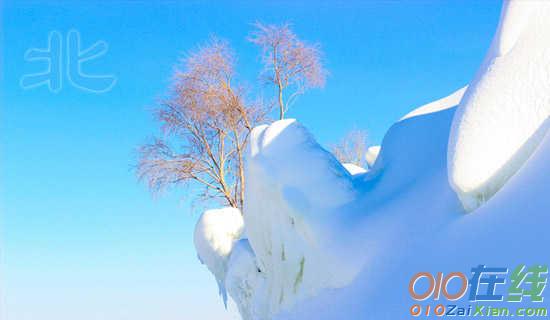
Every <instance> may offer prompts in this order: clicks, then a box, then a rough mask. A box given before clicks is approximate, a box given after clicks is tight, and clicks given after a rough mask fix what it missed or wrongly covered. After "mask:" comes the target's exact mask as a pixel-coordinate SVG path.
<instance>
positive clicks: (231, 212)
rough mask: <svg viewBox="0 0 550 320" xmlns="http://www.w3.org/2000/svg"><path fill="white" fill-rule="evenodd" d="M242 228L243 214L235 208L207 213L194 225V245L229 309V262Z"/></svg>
mask: <svg viewBox="0 0 550 320" xmlns="http://www.w3.org/2000/svg"><path fill="white" fill-rule="evenodd" d="M243 227H244V224H243V218H242V215H241V212H240V211H239V210H238V209H236V208H232V207H225V208H221V209H214V210H208V211H205V212H204V213H203V214H202V215H201V217H200V218H199V220H198V221H197V225H196V226H195V233H194V242H195V249H196V250H197V255H198V258H199V260H200V261H201V263H203V264H205V265H206V266H207V267H208V270H210V272H212V274H213V275H214V277H215V278H216V281H217V283H218V287H219V291H220V295H221V296H222V298H223V301H224V304H225V305H226V306H227V294H226V290H225V275H226V272H227V262H228V260H229V255H230V254H231V251H232V250H233V246H234V244H235V242H236V241H237V240H239V238H240V237H241V234H242V232H243Z"/></svg>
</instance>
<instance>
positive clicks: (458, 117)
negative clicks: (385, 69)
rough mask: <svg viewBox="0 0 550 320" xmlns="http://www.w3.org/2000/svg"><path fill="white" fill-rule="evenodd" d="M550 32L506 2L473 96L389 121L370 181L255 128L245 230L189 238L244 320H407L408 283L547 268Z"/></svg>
mask: <svg viewBox="0 0 550 320" xmlns="http://www.w3.org/2000/svg"><path fill="white" fill-rule="evenodd" d="M531 6H533V8H531ZM544 17H549V18H547V19H544ZM546 21H550V11H549V10H548V5H547V3H544V2H521V3H519V2H511V3H508V2H507V3H506V4H505V6H504V10H503V14H502V21H501V24H500V26H499V31H498V33H497V37H496V39H495V41H494V43H493V45H492V47H491V50H490V52H489V54H488V58H487V59H486V61H485V62H484V64H483V66H482V67H481V68H480V71H479V73H478V75H477V76H476V79H475V80H474V81H473V82H472V84H471V85H470V86H469V87H468V89H465V88H463V89H460V90H459V91H456V92H455V93H453V94H451V95H450V96H448V97H446V98H443V99H440V100H438V101H435V102H434V103H430V104H427V105H425V106H423V107H420V108H417V109H416V110H414V111H413V112H411V113H409V114H408V115H407V116H405V117H403V118H402V119H401V120H399V121H398V122H396V123H395V124H394V125H393V126H392V127H391V128H390V129H389V130H388V132H387V133H386V135H385V137H384V139H383V142H382V145H381V147H380V148H378V152H376V154H377V155H376V156H374V157H373V158H374V159H375V160H373V161H372V162H371V163H369V170H368V171H366V172H363V171H361V170H359V169H361V168H359V167H355V166H351V165H349V164H344V165H342V164H340V163H339V162H338V161H337V160H336V159H335V158H334V157H333V156H332V154H331V153H330V152H328V151H326V150H325V149H324V148H323V147H322V146H321V145H319V144H318V143H317V142H316V141H315V139H314V137H313V136H312V135H311V134H310V133H309V132H308V131H307V129H306V128H305V127H303V126H302V125H301V124H299V123H298V122H297V121H296V120H293V119H287V120H281V121H276V122H274V123H272V124H270V125H263V126H260V127H257V128H255V129H254V130H253V132H252V133H251V136H250V143H249V150H248V151H247V159H246V177H247V189H246V195H245V199H246V201H245V207H244V210H243V219H242V220H239V218H237V215H238V216H239V217H240V214H235V212H234V211H232V210H229V212H230V213H229V214H228V215H230V216H231V217H227V219H228V221H227V222H223V223H222V220H224V219H225V218H223V217H220V216H221V215H222V213H223V212H221V211H220V212H218V213H217V214H212V217H209V215H207V213H208V212H209V211H208V212H206V213H205V214H204V215H203V217H201V220H200V221H199V224H200V225H201V226H197V230H198V231H196V234H195V243H196V246H197V251H198V252H199V257H200V258H201V260H202V261H204V263H205V264H206V265H207V266H208V268H209V269H210V271H211V272H212V273H213V274H214V275H215V277H216V279H217V280H218V283H220V287H227V290H228V293H229V295H230V296H231V297H232V299H233V300H234V301H235V302H236V304H237V306H238V308H239V311H240V313H241V315H242V316H243V319H245V320H267V319H270V320H271V319H276V320H298V319H300V320H302V319H318V320H324V319H326V320H334V319H373V320H384V319H389V320H394V319H401V318H410V313H409V308H410V306H411V305H412V304H414V303H415V301H414V300H412V299H411V297H410V295H409V292H408V290H407V286H408V283H409V280H410V277H411V275H413V274H415V273H417V272H421V271H430V272H438V271H441V272H444V273H450V272H453V271H460V272H463V273H465V274H467V275H468V274H469V271H470V268H472V267H474V266H477V265H479V264H486V265H488V266H493V267H508V268H515V267H516V266H517V265H519V264H528V265H533V264H541V263H548V261H550V251H549V250H548V248H547V246H548V243H550V233H549V232H547V228H548V225H550V214H548V212H549V211H550V197H548V196H546V194H547V193H548V186H549V185H550V175H548V174H547V173H548V172H549V171H550V135H545V132H546V130H547V128H548V126H549V125H550V124H548V123H549V121H548V120H547V119H548V114H549V113H548V112H549V110H548V108H549V107H548V106H549V105H550V101H549V100H548V99H549V97H550V90H548V89H550V74H548V73H550V69H549V68H547V67H548V66H550V60H548V59H549V57H550V50H548V49H547V48H545V46H548V41H550V40H549V39H550V38H548V39H546V38H544V37H546V36H547V34H546V33H548V32H550V31H549V30H550V25H547V24H548V23H550V22H546ZM535 26H536V27H535ZM543 27H544V28H543ZM543 36H544V37H543ZM549 49H550V48H549ZM529 55H533V57H532V59H531V60H529V61H530V62H528V61H527V57H528V56H529ZM542 66H544V68H543V67H542ZM545 73H546V74H545ZM464 92H465V93H464ZM463 93H464V97H462V94H463ZM456 105H458V106H456ZM373 154H374V152H373ZM510 157H511V158H510ZM480 168H481V169H480ZM497 191H498V192H497ZM482 202H486V203H484V205H483V206H479V205H480V204H481V203H482ZM464 208H466V209H468V210H472V209H474V208H477V209H476V210H474V211H473V212H471V213H470V214H464ZM224 210H225V209H224ZM237 213H238V211H237ZM204 216H206V218H205V217H204ZM203 220H204V221H203ZM243 222H244V225H245V226H246V232H245V233H246V235H241V232H242V223H243ZM232 224H233V226H232V227H228V225H232ZM209 226H212V227H209ZM197 234H198V235H199V236H197ZM239 237H242V238H243V239H241V240H239V241H238V242H236V241H237V239H239ZM197 238H199V240H197ZM197 243H198V244H197ZM221 243H223V244H224V245H223V246H221V245H219V244H221ZM221 247H223V249H220V248H221ZM548 302H549V301H547V300H546V301H545V302H544V304H540V305H536V307H546V308H548V307H549V303H548ZM465 303H467V302H465ZM492 305H494V306H495V307H499V306H502V307H514V308H515V307H526V306H527V307H532V306H533V305H532V304H530V301H529V300H524V301H523V302H520V303H514V305H513V306H510V305H507V304H505V302H495V303H493V304H492Z"/></svg>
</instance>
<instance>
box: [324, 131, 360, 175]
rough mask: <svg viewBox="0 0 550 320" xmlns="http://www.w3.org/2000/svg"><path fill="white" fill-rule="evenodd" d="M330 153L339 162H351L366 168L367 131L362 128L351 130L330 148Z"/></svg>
mask: <svg viewBox="0 0 550 320" xmlns="http://www.w3.org/2000/svg"><path fill="white" fill-rule="evenodd" d="M330 149H331V151H332V154H334V156H335V157H336V159H338V161H340V162H341V163H353V164H355V165H358V166H360V167H363V168H366V159H365V153H366V152H367V133H366V132H365V131H363V130H352V131H350V132H348V133H347V134H346V136H345V137H344V138H343V139H342V140H341V141H340V142H339V143H338V144H336V145H333V146H332V147H331V148H330Z"/></svg>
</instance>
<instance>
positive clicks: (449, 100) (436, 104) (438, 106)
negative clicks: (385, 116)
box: [399, 86, 468, 121]
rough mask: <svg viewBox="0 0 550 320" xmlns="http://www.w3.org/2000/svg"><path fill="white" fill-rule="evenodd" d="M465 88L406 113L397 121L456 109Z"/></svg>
mask: <svg viewBox="0 0 550 320" xmlns="http://www.w3.org/2000/svg"><path fill="white" fill-rule="evenodd" d="M467 88H468V86H465V87H462V88H460V89H458V90H456V91H455V92H453V93H451V94H450V95H448V96H446V97H445V98H441V99H439V100H436V101H432V102H430V103H428V104H425V105H423V106H421V107H418V108H416V109H414V110H413V111H411V112H409V113H407V114H406V115H405V116H404V117H403V118H401V119H399V121H403V120H405V119H409V118H412V117H417V116H421V115H423V114H428V113H433V112H436V111H441V110H445V109H448V108H452V107H456V106H457V105H458V104H459V103H460V100H461V99H462V97H463V96H464V92H466V89H467Z"/></svg>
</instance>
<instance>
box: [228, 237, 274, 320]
mask: <svg viewBox="0 0 550 320" xmlns="http://www.w3.org/2000/svg"><path fill="white" fill-rule="evenodd" d="M227 269H228V271H227V275H226V279H225V285H226V287H227V291H228V293H229V296H231V298H232V299H233V301H235V304H236V305H237V307H238V308H239V313H240V314H241V317H242V318H243V320H253V319H262V315H264V314H266V305H265V301H266V298H265V275H264V273H262V272H261V270H260V268H259V267H258V265H257V263H256V255H255V254H254V251H253V250H252V248H251V247H250V244H249V243H248V240H247V239H242V240H239V242H237V243H236V244H235V247H234V248H233V251H232V253H231V256H230V258H229V263H228V268H227Z"/></svg>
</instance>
